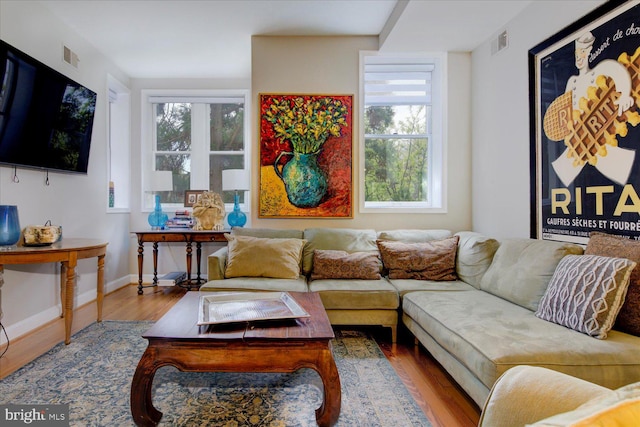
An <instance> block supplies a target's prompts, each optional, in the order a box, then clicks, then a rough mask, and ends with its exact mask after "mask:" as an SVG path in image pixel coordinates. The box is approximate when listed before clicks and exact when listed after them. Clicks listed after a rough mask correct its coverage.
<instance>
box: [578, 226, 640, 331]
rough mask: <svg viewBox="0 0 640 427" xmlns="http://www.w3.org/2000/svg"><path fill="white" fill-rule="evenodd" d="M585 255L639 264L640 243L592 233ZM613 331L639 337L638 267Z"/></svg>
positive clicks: (639, 300)
mask: <svg viewBox="0 0 640 427" xmlns="http://www.w3.org/2000/svg"><path fill="white" fill-rule="evenodd" d="M585 254H588V255H601V256H610V257H619V258H627V259H630V260H631V261H634V262H636V263H639V264H640V241H637V240H631V239H625V238H624V237H620V236H612V235H610V234H605V233H599V232H593V233H591V235H590V239H589V243H588V244H587V249H586V250H585ZM613 329H615V330H618V331H622V332H626V333H628V334H632V335H636V336H640V267H637V268H634V269H633V271H632V272H631V281H630V282H629V289H628V290H627V297H626V298H625V300H624V304H623V305H622V308H621V309H620V313H618V318H617V319H616V323H615V324H614V325H613Z"/></svg>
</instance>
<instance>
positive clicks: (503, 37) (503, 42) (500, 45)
mask: <svg viewBox="0 0 640 427" xmlns="http://www.w3.org/2000/svg"><path fill="white" fill-rule="evenodd" d="M508 46H509V39H508V36H507V30H504V31H502V32H501V33H500V34H498V36H497V37H496V38H494V39H493V40H492V41H491V54H492V55H495V54H496V53H498V52H500V51H501V50H503V49H506V48H507V47H508Z"/></svg>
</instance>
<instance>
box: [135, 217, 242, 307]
mask: <svg viewBox="0 0 640 427" xmlns="http://www.w3.org/2000/svg"><path fill="white" fill-rule="evenodd" d="M230 232H231V230H216V231H214V230H197V231H196V230H191V229H189V230H146V231H134V233H135V234H136V236H137V237H138V295H142V293H143V288H148V287H152V286H158V243H160V242H184V243H185V244H186V256H187V279H186V280H185V281H184V282H182V283H179V285H180V286H184V287H188V288H191V287H200V285H201V284H202V283H204V282H205V281H206V279H203V278H202V277H200V274H201V273H200V261H201V259H202V243H207V242H224V243H226V242H227V239H226V238H225V237H224V234H225V233H230ZM147 242H149V243H153V282H152V284H150V285H143V284H142V265H143V261H144V244H145V243H147ZM193 243H195V244H196V265H197V270H196V278H195V279H194V280H192V279H191V259H192V256H193V255H192V253H193V247H192V245H193Z"/></svg>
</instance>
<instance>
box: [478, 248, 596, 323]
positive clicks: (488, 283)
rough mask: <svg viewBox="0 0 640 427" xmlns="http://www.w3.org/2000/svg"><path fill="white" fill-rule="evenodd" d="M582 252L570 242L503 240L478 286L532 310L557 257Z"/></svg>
mask: <svg viewBox="0 0 640 427" xmlns="http://www.w3.org/2000/svg"><path fill="white" fill-rule="evenodd" d="M583 252H584V249H582V247H581V246H578V245H575V244H572V243H562V242H552V241H549V240H535V239H508V240H504V241H502V242H501V243H500V247H499V248H498V250H497V251H496V253H495V255H494V256H493V261H492V262H491V265H490V266H489V269H488V270H487V271H486V272H485V274H484V276H483V277H482V280H481V281H480V289H482V290H483V291H486V292H489V293H491V294H494V295H497V296H499V297H500V298H504V299H506V300H507V301H511V302H513V303H515V304H518V305H520V306H522V307H525V308H528V309H529V310H532V311H535V310H537V308H538V303H539V302H540V298H542V295H543V294H544V292H545V290H546V289H547V285H548V284H549V281H550V280H551V277H552V276H553V273H554V272H555V270H556V266H557V265H558V263H559V262H560V260H561V259H562V258H563V257H565V256H566V255H570V254H574V255H581V254H582V253H583Z"/></svg>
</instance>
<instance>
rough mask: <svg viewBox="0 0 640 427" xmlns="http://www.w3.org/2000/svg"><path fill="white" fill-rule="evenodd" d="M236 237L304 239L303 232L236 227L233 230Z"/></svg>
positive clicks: (232, 232)
mask: <svg viewBox="0 0 640 427" xmlns="http://www.w3.org/2000/svg"><path fill="white" fill-rule="evenodd" d="M231 234H233V235H234V236H250V237H261V238H268V239H302V236H303V233H302V230H278V229H275V228H243V227H235V228H233V230H231Z"/></svg>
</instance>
